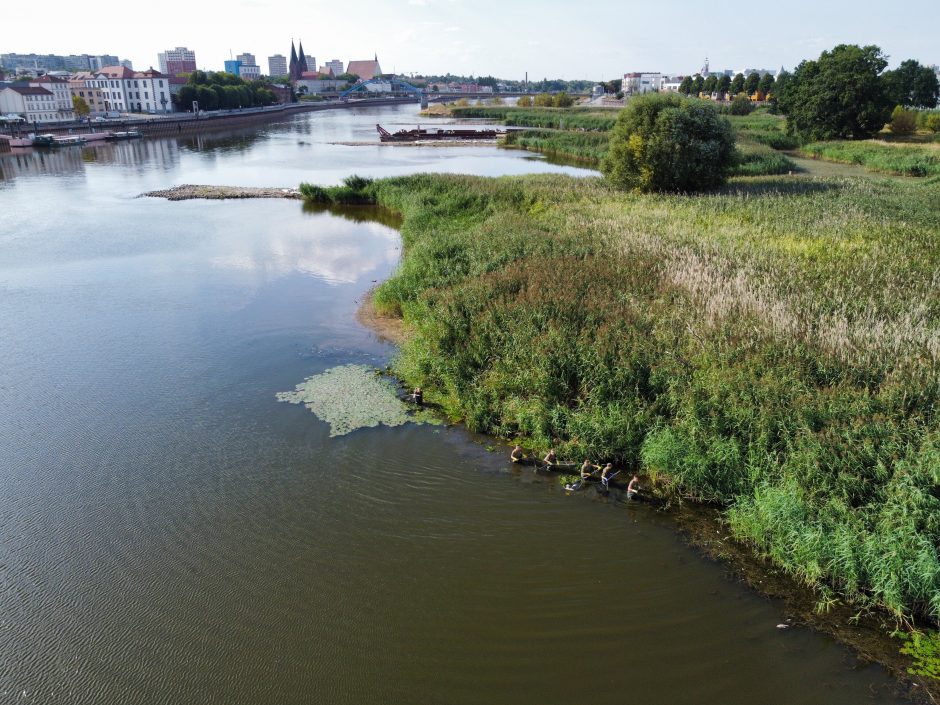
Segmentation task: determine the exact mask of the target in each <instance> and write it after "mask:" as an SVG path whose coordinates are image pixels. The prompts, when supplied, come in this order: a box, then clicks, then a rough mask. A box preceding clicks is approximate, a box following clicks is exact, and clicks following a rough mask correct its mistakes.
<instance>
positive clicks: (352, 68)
mask: <svg viewBox="0 0 940 705" xmlns="http://www.w3.org/2000/svg"><path fill="white" fill-rule="evenodd" d="M346 73H352V74H355V75H357V76H358V77H359V79H360V80H362V81H368V80H370V79H373V78H375V77H376V76H381V75H382V67H381V66H379V57H378V56H376V57H375V58H374V59H371V60H370V59H366V60H364V61H350V62H349V65H348V66H347V67H346Z"/></svg>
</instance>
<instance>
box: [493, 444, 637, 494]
mask: <svg viewBox="0 0 940 705" xmlns="http://www.w3.org/2000/svg"><path fill="white" fill-rule="evenodd" d="M509 457H510V459H512V461H513V462H514V463H518V462H521V461H523V460H533V461H536V459H535V458H529V457H527V456H526V454H525V451H524V450H522V446H520V445H519V444H518V443H517V444H516V446H515V447H514V448H513V449H512V453H510V454H509ZM535 464H536V465H537V466H538V462H537V461H536V462H535ZM558 464H559V461H558V456H557V454H556V453H555V449H554V448H551V449H549V451H548V453H546V454H545V457H544V458H542V463H541V465H542V467H546V468H552V467H554V466H556V465H558ZM598 470H600V473H601V474H600V480H601V483H602V484H603V485H604V487H608V486H609V485H608V483H609V482H610V480H611V479H613V478H614V477H615V476H617V475H619V474H620V472H621V471H620V470H614V464H613V463H607V464H606V465H603V466H601V465H595V464H594V463H592V462H591V461H590V460H589V459H587V458H585V460H584V462H583V463H582V464H581V470H580V475H581V477H580V479H579V480H578V481H577V482H575V483H573V484H568V485H565V489H566V490H580V489H581V488H582V487H583V486H584V484H585V483H586V482H588V481H589V480H591V479H592V478H596V477H597V471H598ZM639 482H640V480H639V478H638V477H637V476H636V475H634V476H633V477H632V478H631V479H630V484H628V485H627V498H628V499H633V498H634V497H635V496H636V495H637V494H638V493H639V491H640V486H639Z"/></svg>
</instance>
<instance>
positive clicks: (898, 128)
mask: <svg viewBox="0 0 940 705" xmlns="http://www.w3.org/2000/svg"><path fill="white" fill-rule="evenodd" d="M888 126H889V127H890V128H891V132H893V133H894V134H896V135H911V134H913V133H914V132H916V131H917V113H916V112H914V111H913V110H905V109H904V108H903V107H901V106H900V105H898V106H896V107H895V108H894V110H893V111H892V112H891V122H890V123H888Z"/></svg>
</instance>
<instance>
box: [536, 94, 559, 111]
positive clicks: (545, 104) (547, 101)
mask: <svg viewBox="0 0 940 705" xmlns="http://www.w3.org/2000/svg"><path fill="white" fill-rule="evenodd" d="M534 102H535V107H536V108H551V107H552V106H553V105H555V100H554V98H552V94H551V93H539V94H538V95H537V96H535V101H534Z"/></svg>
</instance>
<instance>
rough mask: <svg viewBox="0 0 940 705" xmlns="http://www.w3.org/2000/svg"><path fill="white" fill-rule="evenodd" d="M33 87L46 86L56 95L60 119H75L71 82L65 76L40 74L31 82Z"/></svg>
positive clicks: (56, 105)
mask: <svg viewBox="0 0 940 705" xmlns="http://www.w3.org/2000/svg"><path fill="white" fill-rule="evenodd" d="M29 85H31V86H32V87H33V88H45V89H46V90H47V91H49V92H50V93H52V95H53V96H55V107H56V112H57V113H58V118H57V119H58V120H74V119H75V109H74V106H73V105H72V92H71V91H70V90H69V82H68V80H66V79H64V78H57V77H56V76H40V77H39V78H37V79H34V80H32V81H30V82H29Z"/></svg>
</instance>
